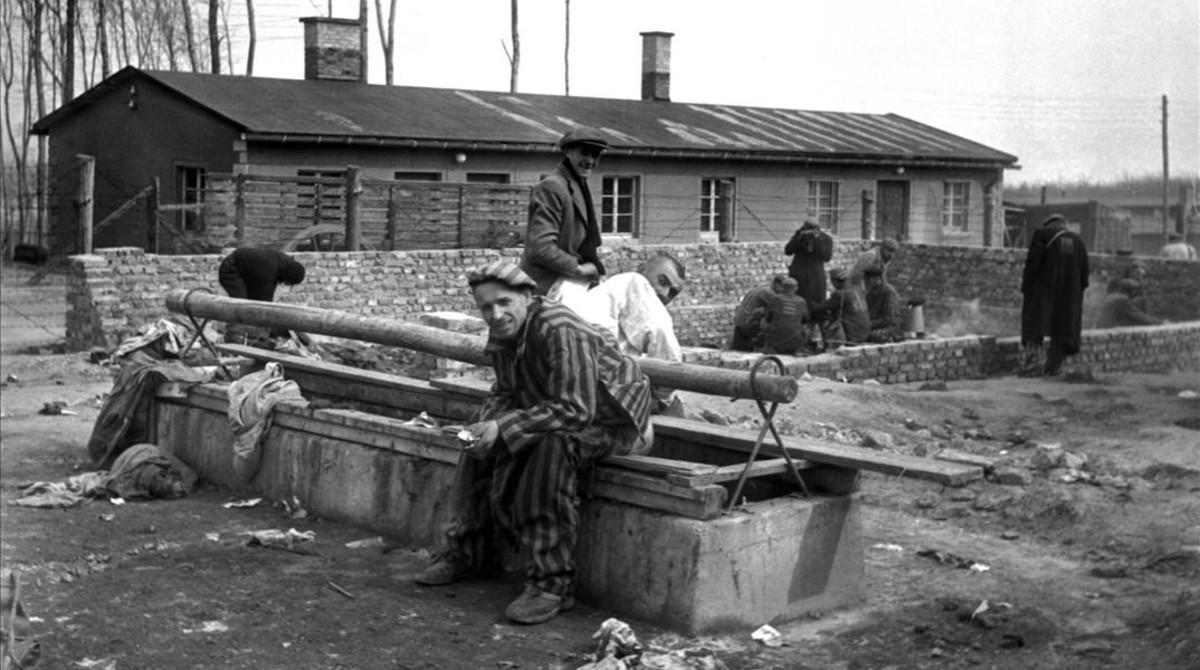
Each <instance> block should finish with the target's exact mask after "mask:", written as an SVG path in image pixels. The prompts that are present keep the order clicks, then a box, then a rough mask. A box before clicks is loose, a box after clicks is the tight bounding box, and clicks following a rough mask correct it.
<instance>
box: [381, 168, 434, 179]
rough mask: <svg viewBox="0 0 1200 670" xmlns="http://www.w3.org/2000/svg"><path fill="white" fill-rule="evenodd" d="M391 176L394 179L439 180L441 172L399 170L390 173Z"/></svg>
mask: <svg viewBox="0 0 1200 670" xmlns="http://www.w3.org/2000/svg"><path fill="white" fill-rule="evenodd" d="M392 178H393V179H395V180H396V181H441V180H442V173H441V172H416V171H407V170H399V171H397V172H394V173H392Z"/></svg>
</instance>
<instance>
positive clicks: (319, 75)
mask: <svg viewBox="0 0 1200 670" xmlns="http://www.w3.org/2000/svg"><path fill="white" fill-rule="evenodd" d="M300 22H301V23H303V24H304V78H305V79H326V80H328V79H333V80H336V81H358V82H362V81H366V77H365V76H364V75H365V71H364V70H365V68H364V67H363V61H362V55H363V54H362V25H361V24H360V23H359V22H358V20H357V19H331V18H325V17H320V16H316V17H308V18H303V19H300Z"/></svg>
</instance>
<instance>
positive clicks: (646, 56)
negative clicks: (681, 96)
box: [641, 31, 675, 102]
mask: <svg viewBox="0 0 1200 670" xmlns="http://www.w3.org/2000/svg"><path fill="white" fill-rule="evenodd" d="M641 36H642V100H661V101H663V102H670V101H671V38H672V37H674V36H675V33H664V32H657V31H656V32H648V33H641Z"/></svg>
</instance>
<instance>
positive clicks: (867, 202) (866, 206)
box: [862, 189, 875, 240]
mask: <svg viewBox="0 0 1200 670" xmlns="http://www.w3.org/2000/svg"><path fill="white" fill-rule="evenodd" d="M862 238H863V239H864V240H873V239H875V194H874V193H872V192H871V191H869V190H866V189H863V192H862Z"/></svg>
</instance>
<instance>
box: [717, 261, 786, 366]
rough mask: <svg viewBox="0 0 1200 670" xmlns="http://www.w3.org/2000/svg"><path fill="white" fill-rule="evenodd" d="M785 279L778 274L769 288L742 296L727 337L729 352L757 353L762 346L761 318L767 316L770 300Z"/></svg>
mask: <svg viewBox="0 0 1200 670" xmlns="http://www.w3.org/2000/svg"><path fill="white" fill-rule="evenodd" d="M787 278H788V276H787V275H785V274H783V273H779V274H777V275H775V277H774V278H773V279H772V280H771V285H770V286H759V287H757V288H752V289H750V290H749V291H748V292H747V293H746V295H744V296H742V301H741V302H740V303H738V308H737V312H736V313H734V315H733V334H732V335H731V336H730V337H729V348H730V349H731V350H733V351H757V350H758V348H759V347H761V346H762V334H763V317H764V316H766V315H767V307H768V306H770V304H771V300H772V298H773V297H774V296H775V295H776V294H777V293H779V292H780V291H782V290H783V282H784V280H785V279H787Z"/></svg>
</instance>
